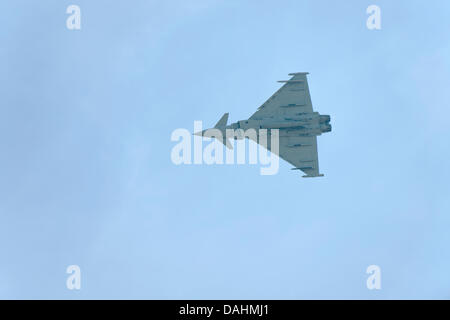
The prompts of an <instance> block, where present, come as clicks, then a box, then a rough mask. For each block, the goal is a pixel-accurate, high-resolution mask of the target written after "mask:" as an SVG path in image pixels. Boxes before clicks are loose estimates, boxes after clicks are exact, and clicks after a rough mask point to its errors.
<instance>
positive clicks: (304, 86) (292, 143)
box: [194, 72, 331, 178]
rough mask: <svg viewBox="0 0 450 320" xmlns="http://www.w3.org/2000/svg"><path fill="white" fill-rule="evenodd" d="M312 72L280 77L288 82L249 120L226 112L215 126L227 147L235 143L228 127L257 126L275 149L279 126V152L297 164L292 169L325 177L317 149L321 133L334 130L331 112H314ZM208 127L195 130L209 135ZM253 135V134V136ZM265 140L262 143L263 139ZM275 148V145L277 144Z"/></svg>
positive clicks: (258, 141)
mask: <svg viewBox="0 0 450 320" xmlns="http://www.w3.org/2000/svg"><path fill="white" fill-rule="evenodd" d="M307 74H308V72H296V73H290V74H289V76H292V77H291V79H289V80H282V81H278V82H281V83H284V85H283V86H282V87H281V88H280V89H279V90H278V91H277V92H275V93H274V94H273V95H272V96H271V97H270V98H269V99H268V100H267V101H266V102H264V104H263V105H262V106H260V107H259V108H258V110H257V111H256V112H255V113H254V114H253V115H252V116H251V117H250V118H248V119H247V120H241V121H238V122H235V123H232V124H230V125H227V122H228V113H225V114H224V115H223V116H222V118H221V119H220V120H219V122H217V124H216V125H215V127H214V129H218V130H220V131H221V132H222V137H223V141H221V142H222V143H223V144H224V145H226V146H227V147H229V148H230V147H231V144H230V142H229V141H228V138H227V137H226V129H233V130H235V131H239V130H237V129H242V130H240V132H242V131H244V130H248V129H255V131H256V132H257V139H256V140H255V139H252V140H255V142H257V143H260V139H259V137H260V134H259V132H260V131H259V130H260V129H267V131H266V132H268V133H267V137H269V138H268V139H266V140H267V141H268V143H267V145H263V146H264V147H266V148H267V149H268V150H269V151H271V152H274V151H275V150H271V149H272V148H271V143H270V140H271V139H270V135H271V134H270V130H271V129H279V148H278V149H279V150H278V153H277V155H278V156H279V157H280V158H282V159H284V160H285V161H287V162H289V163H290V164H292V165H293V166H294V168H292V170H301V171H303V172H304V173H305V175H304V176H303V177H304V178H310V177H321V176H323V174H321V173H319V159H318V153H317V136H319V135H321V134H322V133H323V132H330V131H331V125H330V116H329V115H321V114H319V113H318V112H314V111H313V108H312V102H311V95H310V93H309V87H308V80H307V78H306V75H307ZM207 132H208V130H203V131H201V132H196V133H194V134H195V135H199V136H207V135H206V133H207ZM244 137H245V136H237V137H234V138H235V139H243V138H244ZM249 137H250V136H249ZM260 144H261V143H260ZM274 149H275V148H274Z"/></svg>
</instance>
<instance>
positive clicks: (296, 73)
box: [289, 72, 309, 76]
mask: <svg viewBox="0 0 450 320" xmlns="http://www.w3.org/2000/svg"><path fill="white" fill-rule="evenodd" d="M302 74H309V72H292V73H289V75H290V76H297V75H302Z"/></svg>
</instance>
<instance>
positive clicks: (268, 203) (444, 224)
mask: <svg viewBox="0 0 450 320" xmlns="http://www.w3.org/2000/svg"><path fill="white" fill-rule="evenodd" d="M70 4H77V5H79V6H80V8H81V27H82V29H81V30H79V31H70V30H68V29H67V28H66V18H67V17H68V15H67V14H66V12H65V11H66V8H67V6H68V5H70ZM370 4H377V5H379V6H380V8H381V14H382V29H381V30H379V31H370V30H368V29H367V28H366V19H367V14H366V12H365V11H366V8H367V6H368V5H370ZM449 10H450V4H449V3H448V2H447V1H443V0H442V1H356V0H355V1H339V2H338V1H331V0H329V1H159V2H157V1H123V0H120V1H86V0H74V1H61V0H54V1H50V0H49V1H39V2H38V1H20V0H19V1H2V2H1V4H0V15H1V18H0V71H1V72H0V99H1V100H0V141H1V144H0V147H1V157H0V298H63V299H66V298H67V299H72V298H150V299H151V298H159V299H165V298H177V299H180V298H187V299H197V298H205V299H214V298H234V299H240V298H254V299H257V298H267V299H283V298H284V299H301V298H341V299H345V298H358V299H366V298H367V299H379V298H387V299H390V298H450V294H449V289H450V276H449V275H448V272H449V270H450V250H449V249H448V245H449V242H450V234H449V231H448V230H449V224H450V217H449V215H450V186H449V181H450V169H449V166H448V157H449V156H450V147H449V145H450V144H449V137H450V126H449V117H450V112H449V109H448V108H449V102H448V101H449V98H450V90H449V89H448V88H449V87H450V46H449V38H448V37H449V36H448V32H449V30H450V25H449V22H448V16H449ZM296 71H308V72H310V76H309V85H310V89H311V95H312V100H313V106H314V109H315V110H316V111H319V112H320V113H323V114H330V115H331V123H332V125H333V131H332V132H331V133H327V134H324V135H322V136H321V137H319V139H318V143H319V160H320V167H321V172H323V173H324V174H325V177H323V178H317V179H302V178H300V176H301V174H299V173H298V172H296V171H291V170H289V169H290V167H291V166H290V165H288V164H287V163H285V162H281V163H280V171H279V174H278V175H275V176H261V175H260V174H259V167H258V166H255V165H243V166H218V165H216V166H193V165H192V166H175V165H174V164H172V162H171V160H170V151H171V149H172V147H173V146H174V145H175V143H173V142H171V141H170V135H171V132H172V131H173V130H174V129H176V128H187V129H190V130H192V129H193V128H192V126H193V121H194V120H203V122H204V124H205V125H206V126H210V125H213V124H214V123H215V122H216V121H217V120H218V119H219V117H220V116H221V115H222V114H223V113H224V112H230V120H231V121H233V122H234V121H236V120H241V119H244V118H247V117H249V116H250V115H251V114H252V113H253V112H254V111H255V110H256V108H257V107H258V106H260V105H261V104H262V103H263V102H264V101H265V100H266V99H267V98H268V97H269V96H270V95H271V94H272V93H273V92H274V91H275V90H276V89H277V88H279V84H278V83H276V80H283V79H286V78H287V73H289V72H296ZM71 264H77V265H79V266H80V267H81V272H82V288H81V290H80V291H69V290H68V289H66V277H67V274H66V273H65V270H66V267H67V266H68V265H71ZM371 264H376V265H379V266H380V267H381V271H382V289H381V290H380V291H369V290H368V289H367V288H366V278H367V275H366V273H365V270H366V268H367V266H369V265H371Z"/></svg>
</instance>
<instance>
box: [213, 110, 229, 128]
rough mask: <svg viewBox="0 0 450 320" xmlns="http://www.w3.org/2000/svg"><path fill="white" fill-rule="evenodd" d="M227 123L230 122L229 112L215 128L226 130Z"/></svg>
mask: <svg viewBox="0 0 450 320" xmlns="http://www.w3.org/2000/svg"><path fill="white" fill-rule="evenodd" d="M227 122H228V112H227V113H225V114H224V115H223V116H222V118H220V120H219V121H218V122H217V123H216V125H215V126H214V128H216V129H221V128H225V127H226V126H227Z"/></svg>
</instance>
